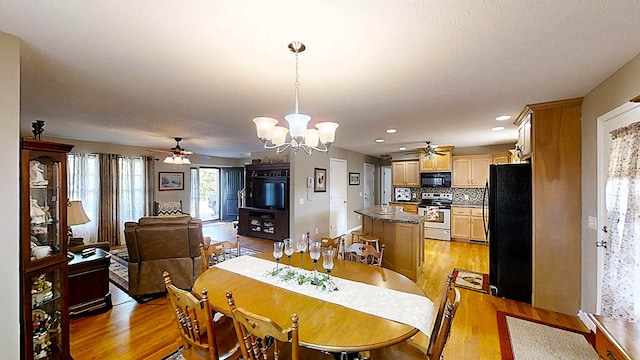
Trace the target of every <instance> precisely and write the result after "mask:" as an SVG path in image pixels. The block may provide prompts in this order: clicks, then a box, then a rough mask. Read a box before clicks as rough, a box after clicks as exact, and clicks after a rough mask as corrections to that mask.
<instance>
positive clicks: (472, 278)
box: [453, 268, 489, 293]
mask: <svg viewBox="0 0 640 360" xmlns="http://www.w3.org/2000/svg"><path fill="white" fill-rule="evenodd" d="M453 283H454V284H455V285H456V287H459V288H463V289H469V290H474V291H479V292H482V293H488V292H489V275H487V274H482V273H479V272H475V271H469V270H463V269H458V268H455V269H453Z"/></svg>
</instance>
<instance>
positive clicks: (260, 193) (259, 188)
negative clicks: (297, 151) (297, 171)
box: [251, 176, 289, 210]
mask: <svg viewBox="0 0 640 360" xmlns="http://www.w3.org/2000/svg"><path fill="white" fill-rule="evenodd" d="M251 181H252V185H253V194H252V206H253V207H258V208H263V209H271V210H287V209H288V208H289V186H288V184H287V181H288V178H287V177H286V176H256V177H254V178H253V179H252V180H251Z"/></svg>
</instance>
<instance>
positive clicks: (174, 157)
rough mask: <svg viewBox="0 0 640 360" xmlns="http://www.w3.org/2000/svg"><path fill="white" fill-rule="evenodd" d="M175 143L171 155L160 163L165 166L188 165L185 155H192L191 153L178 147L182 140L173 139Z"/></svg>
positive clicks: (188, 161)
mask: <svg viewBox="0 0 640 360" xmlns="http://www.w3.org/2000/svg"><path fill="white" fill-rule="evenodd" d="M173 139H174V140H175V141H176V146H175V147H172V148H171V155H169V156H167V157H166V158H164V161H162V162H163V163H165V164H175V165H182V164H185V165H189V164H191V161H190V160H189V158H188V157H187V155H191V154H193V152H191V151H189V150H185V149H183V148H181V147H180V141H182V138H173Z"/></svg>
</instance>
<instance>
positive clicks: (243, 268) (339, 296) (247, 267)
mask: <svg viewBox="0 0 640 360" xmlns="http://www.w3.org/2000/svg"><path fill="white" fill-rule="evenodd" d="M274 265H275V263H274V262H273V261H269V260H264V259H259V258H255V257H253V256H240V257H237V258H235V259H231V260H227V261H223V262H221V263H219V264H217V265H215V266H216V267H218V268H220V269H224V270H227V271H231V272H233V273H236V274H240V275H243V276H246V277H250V278H252V279H255V280H258V281H261V282H264V283H267V284H270V285H274V286H277V287H280V288H283V289H286V290H289V291H293V292H296V293H299V294H302V295H306V296H310V297H313V298H316V299H320V300H323V301H327V302H330V303H333V304H337V305H341V306H344V307H347V308H350V309H353V310H358V311H361V312H364V313H367V314H372V315H375V316H379V317H382V318H385V319H388V320H393V321H397V322H400V323H403V324H406V325H409V326H413V327H415V328H417V329H419V330H420V331H422V332H423V333H424V334H425V335H427V336H429V335H430V334H431V319H432V317H433V302H432V301H431V300H429V298H427V297H425V296H420V295H416V294H410V293H405V292H402V291H397V290H392V289H385V288H381V287H378V286H374V285H369V284H365V283H360V282H356V281H351V280H346V279H342V278H338V277H335V276H331V280H332V281H333V282H334V283H335V284H336V285H337V287H338V289H339V290H338V291H332V292H328V291H322V290H320V289H318V288H316V287H315V286H311V285H297V284H291V283H288V282H284V281H283V280H282V279H280V278H278V277H276V276H270V275H267V273H268V272H270V271H272V270H273V269H274ZM280 266H286V265H280ZM304 271H305V272H307V273H310V274H312V273H313V272H312V271H307V270H304Z"/></svg>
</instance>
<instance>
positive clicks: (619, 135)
mask: <svg viewBox="0 0 640 360" xmlns="http://www.w3.org/2000/svg"><path fill="white" fill-rule="evenodd" d="M610 150H611V151H610V159H609V170H608V178H607V184H606V190H605V191H606V208H607V220H608V223H609V226H608V239H607V249H606V253H605V257H604V273H603V279H602V280H603V283H602V310H601V312H602V314H603V315H606V316H609V317H613V318H617V319H624V320H629V321H637V320H640V122H637V123H634V124H631V125H629V126H625V127H622V128H619V129H616V130H614V131H612V132H611V149H610Z"/></svg>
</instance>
